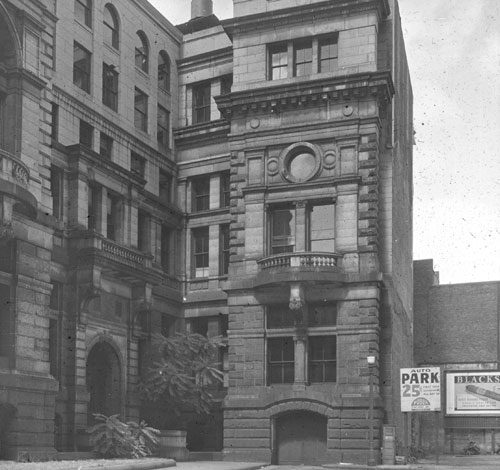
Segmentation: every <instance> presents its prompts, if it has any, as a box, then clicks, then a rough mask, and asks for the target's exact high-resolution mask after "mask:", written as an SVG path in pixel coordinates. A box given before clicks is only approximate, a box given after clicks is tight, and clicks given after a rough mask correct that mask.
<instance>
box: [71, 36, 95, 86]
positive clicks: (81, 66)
mask: <svg viewBox="0 0 500 470" xmlns="http://www.w3.org/2000/svg"><path fill="white" fill-rule="evenodd" d="M90 58H91V54H90V52H89V51H88V50H87V49H85V48H84V47H83V46H81V45H80V44H78V43H77V42H75V43H74V44H73V83H74V84H75V85H76V86H77V87H78V88H81V89H82V90H83V91H86V92H87V93H90Z"/></svg>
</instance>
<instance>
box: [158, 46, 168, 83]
mask: <svg viewBox="0 0 500 470" xmlns="http://www.w3.org/2000/svg"><path fill="white" fill-rule="evenodd" d="M158 88H161V89H162V90H165V91H170V57H169V56H168V54H167V53H166V52H165V51H161V52H160V54H159V55H158Z"/></svg>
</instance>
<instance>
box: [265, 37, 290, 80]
mask: <svg viewBox="0 0 500 470" xmlns="http://www.w3.org/2000/svg"><path fill="white" fill-rule="evenodd" d="M269 68H270V77H269V78H270V79H271V80H280V79H282V78H287V76H288V51H287V46H286V44H284V45H280V46H275V47H273V48H271V49H270V52H269Z"/></svg>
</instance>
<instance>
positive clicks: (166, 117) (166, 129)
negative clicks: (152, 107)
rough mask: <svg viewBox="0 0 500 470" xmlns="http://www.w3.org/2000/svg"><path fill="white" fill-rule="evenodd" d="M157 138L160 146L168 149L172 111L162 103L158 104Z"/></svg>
mask: <svg viewBox="0 0 500 470" xmlns="http://www.w3.org/2000/svg"><path fill="white" fill-rule="evenodd" d="M156 138H157V140H158V146H159V147H160V148H163V149H167V148H169V147H170V113H169V112H168V111H167V110H166V109H165V108H164V107H163V106H160V105H158V115H157V122H156Z"/></svg>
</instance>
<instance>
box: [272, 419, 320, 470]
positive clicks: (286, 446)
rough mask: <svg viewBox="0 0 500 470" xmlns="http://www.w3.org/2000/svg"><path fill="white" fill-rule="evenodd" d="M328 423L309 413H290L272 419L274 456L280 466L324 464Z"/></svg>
mask: <svg viewBox="0 0 500 470" xmlns="http://www.w3.org/2000/svg"><path fill="white" fill-rule="evenodd" d="M327 426H328V420H327V418H326V417H325V416H322V415H320V414H317V413H312V412H309V411H293V412H289V413H285V414H282V415H280V416H278V417H277V418H276V420H275V431H276V440H275V445H276V449H275V456H276V463H278V464H281V465H297V464H306V465H315V464H320V463H324V461H325V457H326V438H327Z"/></svg>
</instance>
